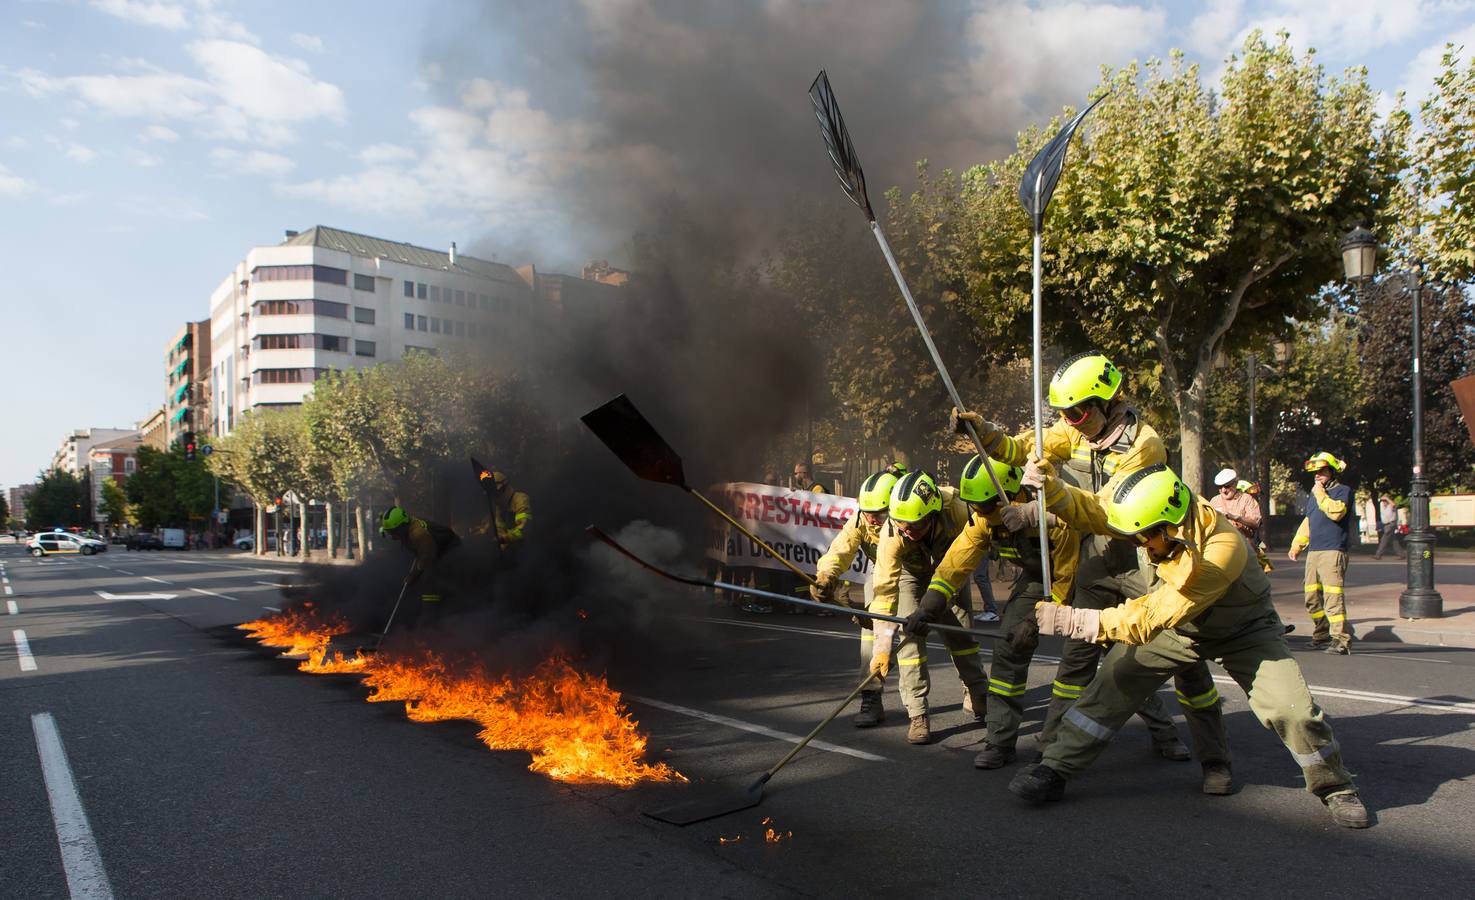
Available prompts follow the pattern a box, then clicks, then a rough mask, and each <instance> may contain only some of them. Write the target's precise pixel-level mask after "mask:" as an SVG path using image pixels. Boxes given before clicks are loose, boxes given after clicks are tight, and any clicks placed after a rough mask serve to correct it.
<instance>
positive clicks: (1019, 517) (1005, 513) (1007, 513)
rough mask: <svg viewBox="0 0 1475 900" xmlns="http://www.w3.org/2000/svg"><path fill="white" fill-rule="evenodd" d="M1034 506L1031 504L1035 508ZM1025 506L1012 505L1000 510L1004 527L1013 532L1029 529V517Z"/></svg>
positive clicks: (1000, 517)
mask: <svg viewBox="0 0 1475 900" xmlns="http://www.w3.org/2000/svg"><path fill="white" fill-rule="evenodd" d="M1033 505H1034V504H1030V506H1033ZM1025 508H1026V507H1023V506H1015V505H1014V504H1012V503H1011V504H1010V505H1008V506H1006V507H1004V508H1003V509H1001V510H999V519H1000V520H1002V521H1003V523H1004V527H1005V528H1007V529H1008V530H1009V531H1011V532H1020V531H1023V530H1025V529H1026V528H1028V527H1029V517H1028V515H1026V513H1025Z"/></svg>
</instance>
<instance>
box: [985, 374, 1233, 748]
mask: <svg viewBox="0 0 1475 900" xmlns="http://www.w3.org/2000/svg"><path fill="white" fill-rule="evenodd" d="M1123 381H1124V378H1123V376H1122V373H1121V370H1119V369H1118V368H1117V367H1116V366H1115V365H1113V364H1112V362H1111V360H1109V359H1107V358H1106V357H1105V356H1104V355H1102V354H1101V353H1098V352H1086V353H1078V354H1076V355H1075V356H1072V357H1070V358H1069V359H1067V360H1066V361H1065V362H1063V363H1061V365H1060V368H1059V369H1057V370H1056V371H1055V375H1054V376H1053V377H1052V378H1051V379H1050V390H1049V403H1050V406H1051V407H1053V408H1054V409H1056V410H1059V411H1060V418H1058V419H1057V420H1056V421H1055V422H1053V423H1051V425H1050V427H1049V428H1047V429H1045V432H1044V447H1043V448H1041V455H1043V456H1044V458H1045V459H1047V460H1049V461H1050V462H1052V463H1057V464H1059V465H1060V466H1061V470H1060V471H1061V476H1062V477H1063V478H1064V479H1065V481H1066V482H1067V483H1068V484H1072V485H1074V486H1076V487H1078V488H1080V489H1082V490H1086V491H1091V492H1092V493H1095V494H1096V495H1097V496H1098V497H1099V498H1102V500H1103V502H1105V498H1106V497H1109V496H1110V495H1111V492H1112V491H1113V490H1115V488H1116V486H1117V485H1119V484H1121V482H1122V481H1123V480H1124V479H1125V478H1127V477H1128V476H1130V475H1132V474H1133V473H1134V472H1138V471H1141V470H1142V469H1144V468H1146V467H1148V466H1151V465H1156V464H1159V463H1165V462H1167V459H1168V454H1167V451H1166V450H1165V449H1164V447H1163V442H1162V438H1160V437H1159V436H1158V433H1157V431H1156V430H1154V429H1153V427H1152V426H1151V425H1149V424H1147V423H1146V422H1144V421H1142V419H1141V417H1140V416H1139V415H1138V414H1137V411H1136V410H1135V409H1134V408H1132V407H1131V406H1130V405H1129V404H1128V403H1127V400H1126V398H1125V397H1123V396H1122V382H1123ZM956 418H959V419H967V420H968V421H970V422H971V423H972V424H973V427H974V428H975V429H976V430H977V433H978V436H979V439H980V440H981V442H982V443H983V447H984V451H985V452H987V453H988V455H989V456H991V457H993V458H994V459H997V460H999V461H1000V462H1004V463H1008V464H1009V465H1011V466H1023V465H1024V464H1025V463H1026V462H1028V460H1029V457H1030V455H1031V454H1032V453H1033V452H1034V450H1035V436H1034V432H1033V431H1032V430H1026V431H1024V432H1021V433H1020V434H1019V435H1018V436H1016V437H1010V436H1008V435H1006V434H1004V433H1003V430H1002V429H1001V427H1000V426H998V425H995V424H993V423H991V422H986V421H984V420H983V418H982V417H981V416H978V415H977V414H975V413H957V414H956ZM1004 512H1005V513H1006V514H1008V515H1010V516H1011V517H1017V516H1019V515H1022V514H1023V513H1022V512H1013V511H1011V510H1008V509H1006V510H1005V511H1004ZM1081 542H1082V543H1081V553H1080V564H1079V566H1078V567H1077V569H1076V577H1075V586H1074V589H1073V593H1072V596H1071V605H1072V606H1077V607H1081V608H1083V609H1106V608H1107V607H1111V606H1116V605H1118V604H1121V603H1123V602H1125V601H1126V600H1127V598H1129V597H1137V596H1141V595H1142V594H1145V593H1147V588H1148V585H1149V584H1150V583H1151V581H1152V577H1151V574H1150V573H1149V571H1148V569H1147V566H1146V564H1145V563H1144V562H1143V561H1142V560H1141V558H1140V557H1139V555H1138V553H1137V549H1136V548H1135V547H1133V546H1132V545H1131V544H1128V543H1123V542H1121V541H1113V540H1111V539H1110V538H1107V537H1104V536H1102V535H1098V534H1090V533H1085V534H1083V535H1082V537H1081ZM1101 653H1102V648H1101V647H1100V646H1099V645H1098V644H1095V643H1093V642H1090V641H1077V640H1067V641H1066V642H1065V649H1064V650H1063V651H1061V660H1060V668H1059V671H1058V672H1057V673H1056V676H1055V681H1054V683H1053V684H1052V685H1051V689H1050V694H1051V697H1050V708H1049V710H1048V711H1047V712H1046V714H1045V725H1044V728H1043V729H1042V730H1041V731H1040V738H1039V741H1040V744H1041V746H1048V745H1049V743H1050V742H1051V741H1053V740H1054V739H1055V735H1056V733H1057V731H1058V730H1059V728H1060V721H1061V718H1062V717H1063V716H1064V715H1065V711H1066V710H1067V709H1069V708H1070V705H1071V704H1072V703H1074V702H1075V701H1076V699H1077V698H1078V697H1080V696H1081V692H1082V691H1083V690H1085V688H1086V685H1087V684H1089V683H1090V681H1091V679H1092V678H1094V677H1096V669H1097V666H1098V665H1099V663H1100V661H1101ZM1175 686H1176V687H1177V689H1178V702H1179V704H1180V705H1181V706H1182V707H1183V712H1184V715H1185V716H1187V718H1188V720H1189V731H1190V733H1192V734H1193V735H1195V736H1200V737H1203V738H1204V739H1206V740H1208V739H1210V738H1212V741H1211V743H1210V745H1208V746H1205V747H1200V748H1195V749H1196V750H1197V751H1198V753H1199V756H1200V758H1201V759H1202V758H1204V757H1207V756H1215V755H1218V754H1219V753H1221V752H1227V751H1221V748H1222V747H1224V746H1226V745H1227V744H1228V740H1229V739H1228V736H1227V734H1226V733H1225V730H1224V721H1223V715H1222V713H1221V711H1220V709H1219V693H1218V691H1217V690H1215V689H1214V680H1213V678H1212V676H1210V675H1209V668H1208V666H1207V665H1198V666H1194V667H1191V668H1190V669H1187V670H1185V671H1184V672H1182V673H1181V674H1179V675H1178V676H1177V677H1176V678H1175ZM1140 714H1141V717H1142V720H1143V722H1145V723H1146V724H1147V730H1148V732H1149V733H1150V734H1151V736H1152V749H1153V752H1154V753H1156V754H1157V755H1159V756H1161V757H1163V758H1164V759H1171V760H1175V761H1180V762H1181V761H1185V760H1187V759H1189V758H1190V757H1189V753H1188V748H1186V747H1184V746H1183V742H1182V741H1181V740H1179V739H1178V729H1177V728H1176V727H1174V725H1173V721H1172V719H1170V718H1169V717H1168V712H1167V709H1166V708H1165V707H1164V706H1163V702H1162V701H1161V700H1159V699H1158V698H1157V696H1156V695H1151V696H1149V697H1147V698H1145V699H1144V701H1143V706H1142V710H1141V713H1140ZM1195 723H1196V724H1195Z"/></svg>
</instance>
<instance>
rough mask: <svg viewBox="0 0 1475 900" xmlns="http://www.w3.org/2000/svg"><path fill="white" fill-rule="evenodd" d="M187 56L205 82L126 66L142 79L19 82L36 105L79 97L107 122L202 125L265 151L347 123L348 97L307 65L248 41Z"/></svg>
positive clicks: (197, 46) (26, 78) (28, 75)
mask: <svg viewBox="0 0 1475 900" xmlns="http://www.w3.org/2000/svg"><path fill="white" fill-rule="evenodd" d="M185 50H186V52H187V53H188V54H189V56H190V58H191V59H193V60H194V62H195V63H196V64H197V65H198V66H199V67H200V69H201V70H202V73H203V77H199V78H197V77H191V76H188V75H183V74H179V73H177V72H168V71H164V70H162V69H159V68H158V67H156V66H153V65H152V64H150V63H147V62H146V61H142V60H124V65H125V67H126V68H128V69H131V70H133V71H135V72H138V73H139V74H107V75H69V76H59V77H58V76H52V75H49V74H47V73H45V72H40V71H37V70H35V69H22V70H21V71H19V72H17V73H16V78H17V79H18V80H19V81H20V83H21V86H22V87H23V88H24V89H25V90H26V92H27V93H29V94H30V95H31V96H33V97H37V98H45V97H51V96H57V95H62V96H71V97H74V98H75V99H77V100H78V101H80V102H81V103H82V104H83V105H84V106H88V107H91V108H93V109H94V110H96V111H97V112H99V113H101V114H102V115H105V116H116V117H123V118H141V119H151V120H154V121H156V122H158V121H172V120H188V121H195V122H199V123H200V124H202V125H203V126H205V128H206V129H207V131H208V132H210V133H211V134H212V135H214V136H216V137H220V138H228V139H231V140H250V141H253V142H256V143H264V144H283V143H288V142H290V141H292V140H294V139H295V137H296V134H295V130H294V126H296V125H299V124H301V123H304V122H308V121H312V120H315V119H328V120H329V121H333V122H342V121H343V120H344V119H345V118H346V117H347V104H346V103H345V101H344V97H343V91H342V90H340V89H339V88H338V87H337V85H333V84H329V83H328V82H325V81H318V80H316V79H314V78H313V77H312V71H311V69H309V68H308V66H307V64H306V63H304V62H302V61H300V60H295V59H289V58H286V57H280V56H273V55H271V54H268V53H266V52H265V51H263V50H262V49H261V48H259V47H255V46H253V45H251V44H247V43H243V42H241V41H227V40H197V41H192V42H190V43H189V44H187V45H185Z"/></svg>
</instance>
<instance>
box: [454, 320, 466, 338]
mask: <svg viewBox="0 0 1475 900" xmlns="http://www.w3.org/2000/svg"><path fill="white" fill-rule="evenodd" d="M465 336H466V323H465V322H457V323H456V337H465Z"/></svg>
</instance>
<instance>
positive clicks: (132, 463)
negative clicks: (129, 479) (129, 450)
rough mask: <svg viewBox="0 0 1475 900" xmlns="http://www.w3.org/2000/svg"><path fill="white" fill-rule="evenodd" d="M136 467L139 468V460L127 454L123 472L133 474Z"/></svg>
mask: <svg viewBox="0 0 1475 900" xmlns="http://www.w3.org/2000/svg"><path fill="white" fill-rule="evenodd" d="M136 468H138V460H136V459H134V458H133V457H131V456H126V457H124V458H123V474H124V475H132V474H133V470H134V469H136Z"/></svg>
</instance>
